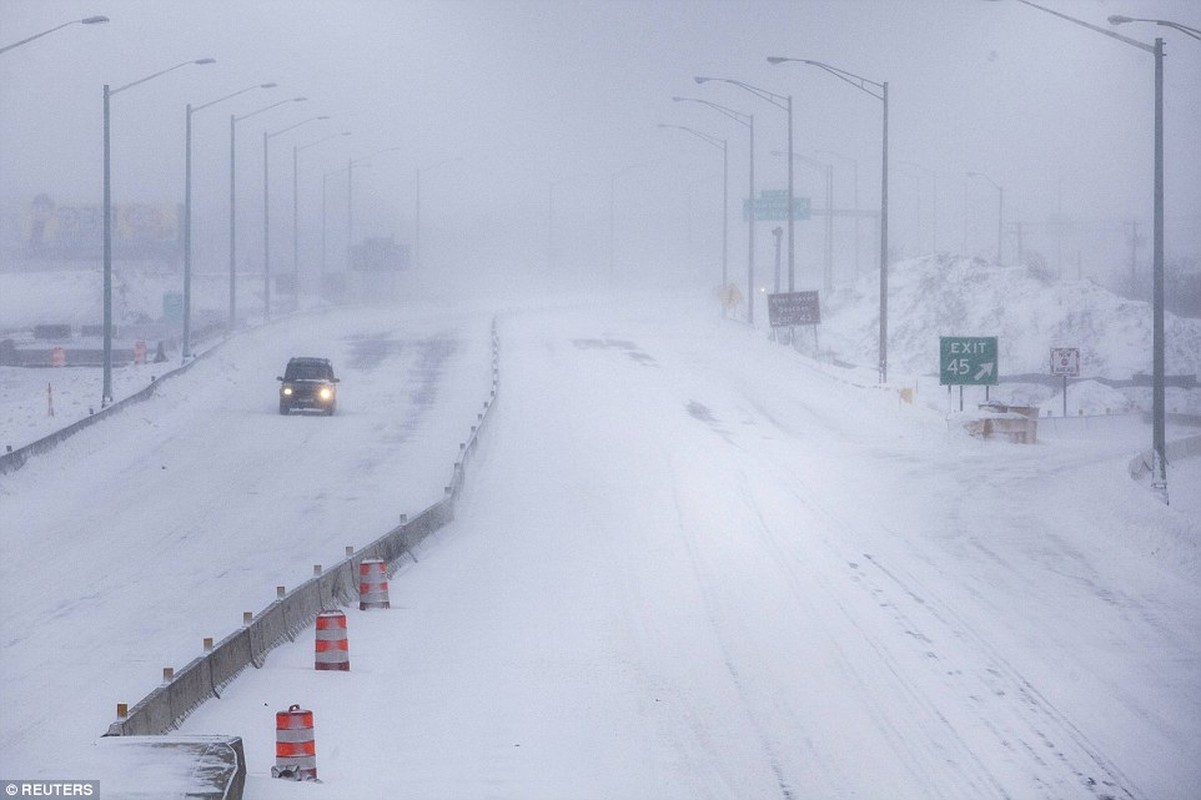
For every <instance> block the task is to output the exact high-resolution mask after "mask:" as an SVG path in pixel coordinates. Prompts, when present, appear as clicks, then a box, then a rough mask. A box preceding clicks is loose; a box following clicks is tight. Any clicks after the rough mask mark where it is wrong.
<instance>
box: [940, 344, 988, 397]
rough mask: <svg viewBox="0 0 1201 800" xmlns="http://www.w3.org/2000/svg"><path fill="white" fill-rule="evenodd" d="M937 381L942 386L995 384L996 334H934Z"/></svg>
mask: <svg viewBox="0 0 1201 800" xmlns="http://www.w3.org/2000/svg"><path fill="white" fill-rule="evenodd" d="M938 382H939V384H940V385H942V386H964V385H966V386H988V385H992V386H995V385H996V384H997V337H995V336H940V337H938Z"/></svg>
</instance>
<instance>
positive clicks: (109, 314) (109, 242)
mask: <svg viewBox="0 0 1201 800" xmlns="http://www.w3.org/2000/svg"><path fill="white" fill-rule="evenodd" d="M216 63H217V60H216V59H214V58H198V59H195V60H193V61H181V62H179V63H178V64H176V65H175V66H173V67H167V68H166V69H162V70H159V71H158V72H155V73H154V74H152V75H147V76H146V77H145V78H139V79H138V80H136V81H133V82H132V83H127V84H125V85H124V86H118V87H117V88H116V89H110V88H109V85H108V84H107V83H106V84H104V385H103V388H102V389H101V393H100V407H101V408H104V407H105V406H106V405H108V403H110V402H111V401H112V399H113V200H112V181H111V174H112V170H111V156H110V147H109V142H110V138H111V137H110V135H109V119H110V116H111V115H110V112H109V102H110V99H111V98H112V96H113V95H115V94H119V93H121V92H123V91H125V90H126V89H132V88H133V87H134V86H137V85H138V84H142V83H145V82H146V81H149V80H154V79H155V78H157V77H159V76H160V75H166V74H167V73H168V72H171V71H172V70H177V69H179V68H180V67H186V66H189V65H191V64H201V65H204V64H216Z"/></svg>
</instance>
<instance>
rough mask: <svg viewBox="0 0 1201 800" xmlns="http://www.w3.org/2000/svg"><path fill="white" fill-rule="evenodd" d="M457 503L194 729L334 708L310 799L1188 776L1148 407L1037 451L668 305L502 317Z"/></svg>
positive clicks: (1107, 789)
mask: <svg viewBox="0 0 1201 800" xmlns="http://www.w3.org/2000/svg"><path fill="white" fill-rule="evenodd" d="M500 331H501V338H502V342H503V347H502V362H501V363H502V393H501V403H500V404H499V406H498V407H497V413H498V416H497V417H496V418H495V419H494V421H493V425H494V426H493V427H491V428H490V429H489V431H488V434H487V436H486V437H485V442H484V446H483V447H482V449H481V451H480V457H479V459H478V460H476V461H475V462H473V465H472V468H471V472H470V475H469V480H468V489H467V492H466V495H465V498H464V502H463V503H462V504H461V507H460V510H459V513H458V518H457V521H456V522H455V523H454V524H453V525H452V526H451V527H450V528H449V529H447V531H446V532H444V533H442V534H439V535H438V537H436V541H434V542H432V543H431V544H430V545H428V546H427V547H426V548H425V549H424V551H423V552H422V553H421V554H420V560H419V562H418V563H416V564H411V565H409V566H407V567H405V568H404V569H403V570H402V571H401V573H400V574H399V575H398V576H397V577H396V579H395V580H394V581H393V584H392V585H393V596H392V599H393V608H392V610H391V611H389V612H358V611H351V612H350V641H351V660H352V670H351V672H349V673H336V674H335V673H317V672H314V671H313V670H312V669H311V666H312V658H313V657H312V643H311V642H310V641H305V640H303V639H302V640H301V641H299V642H298V643H296V644H294V645H290V646H288V647H285V648H283V649H281V650H280V651H277V652H276V653H273V654H272V656H271V658H269V659H268V663H267V665H266V667H265V668H264V669H262V670H260V671H256V672H252V673H249V674H246V675H244V676H243V677H242V678H240V679H239V680H238V681H237V682H236V683H235V685H234V686H233V687H231V689H230V691H229V692H228V693H227V694H226V695H225V697H224V698H223V699H222V700H221V701H219V702H210V703H208V704H206V705H205V706H204V707H203V708H202V709H201V710H200V711H199V712H198V713H197V714H196V715H194V716H193V717H192V718H191V719H190V720H189V721H188V722H187V723H186V724H185V726H184V730H185V731H188V732H225V733H229V732H237V733H240V734H242V735H243V736H245V737H246V742H247V753H248V759H249V760H250V763H251V772H252V776H251V780H250V784H249V788H248V795H247V796H248V797H251V798H276V797H280V798H282V797H285V796H287V797H293V796H298V795H297V794H295V792H296V788H295V787H291V786H288V785H286V784H281V783H280V782H278V781H272V780H271V779H270V778H268V777H266V775H267V772H268V770H269V767H270V765H271V763H273V750H272V748H273V744H274V740H273V728H272V725H273V716H272V715H273V714H274V712H275V711H277V710H282V709H284V708H287V707H288V706H289V705H290V704H292V703H299V704H301V705H303V706H304V707H306V708H311V709H312V710H314V712H315V714H316V720H317V721H316V726H317V740H318V744H317V747H318V766H319V772H320V775H321V777H322V780H323V781H325V783H324V784H322V785H320V786H306V787H304V795H303V796H305V797H330V798H333V797H345V796H356V797H385V796H420V797H446V798H454V797H476V796H495V797H523V798H530V797H533V798H561V797H580V798H593V797H656V798H675V797H679V798H694V797H714V798H719V797H720V798H727V797H869V798H874V797H889V798H902V797H912V798H965V797H983V798H994V797H997V798H1000V797H1014V798H1035V797H1043V798H1072V797H1080V798H1089V797H1157V798H1160V797H1168V798H1170V797H1178V798H1188V797H1193V796H1195V795H1196V794H1197V790H1198V787H1201V767H1198V764H1197V762H1196V760H1195V758H1193V757H1192V756H1193V754H1194V753H1195V745H1196V743H1197V742H1198V741H1201V686H1199V683H1201V680H1199V677H1198V671H1197V665H1198V663H1199V662H1198V655H1199V652H1198V651H1199V650H1201V645H1199V643H1201V624H1199V623H1198V619H1201V615H1199V614H1198V611H1199V610H1201V591H1199V590H1198V587H1197V582H1196V580H1195V578H1196V575H1197V564H1196V556H1195V549H1190V547H1189V546H1188V545H1187V544H1186V543H1185V542H1186V541H1192V542H1195V541H1196V538H1197V536H1198V533H1199V530H1201V520H1198V519H1197V518H1196V517H1195V516H1190V515H1186V514H1184V513H1182V512H1180V511H1178V510H1173V509H1165V508H1163V507H1162V506H1159V505H1158V504H1157V503H1156V502H1155V501H1154V500H1153V499H1152V498H1151V497H1150V496H1149V495H1148V494H1147V493H1146V492H1145V490H1144V489H1142V488H1141V487H1139V486H1137V485H1136V484H1134V483H1133V482H1132V481H1131V480H1130V478H1129V477H1128V476H1127V474H1126V472H1125V465H1126V462H1127V460H1128V457H1129V456H1128V454H1129V453H1130V452H1132V451H1134V450H1137V449H1139V448H1140V447H1141V445H1142V442H1143V441H1144V440H1145V430H1144V429H1142V428H1141V426H1138V425H1134V426H1126V429H1123V426H1122V425H1121V424H1117V425H1115V426H1113V429H1112V430H1110V431H1109V432H1108V433H1107V434H1106V436H1105V438H1104V439H1103V440H1101V441H1098V440H1097V439H1096V438H1092V437H1090V438H1084V439H1081V438H1069V437H1063V438H1061V439H1056V440H1049V441H1047V442H1046V443H1044V444H1043V445H1040V446H1037V447H1021V446H1013V445H1006V444H1001V443H993V442H988V443H982V442H979V441H976V440H972V439H968V438H967V437H965V436H963V435H961V434H960V433H958V432H955V431H950V432H948V426H947V423H946V421H945V419H944V418H943V416H942V415H939V414H936V413H931V412H930V411H929V410H927V409H923V408H921V407H920V406H909V405H902V404H900V403H899V402H898V400H897V397H896V395H895V394H892V393H886V392H881V391H878V390H876V389H872V388H863V387H862V386H857V385H855V384H854V383H852V382H851V379H853V377H854V376H853V375H843V374H838V375H835V374H832V373H833V371H832V370H827V371H822V370H820V369H818V368H816V367H814V366H813V365H812V364H810V363H809V362H807V361H805V360H804V359H801V358H798V357H797V356H795V354H792V353H790V352H788V351H787V350H785V349H782V348H779V347H776V346H774V345H771V344H770V343H767V342H765V341H763V340H762V339H761V338H760V337H758V336H756V335H754V334H751V333H749V332H747V331H745V330H743V329H740V328H738V327H737V326H734V325H728V324H722V323H720V322H718V321H715V320H710V319H705V318H701V317H697V316H693V315H692V314H690V313H682V312H681V311H680V309H678V308H666V307H660V308H653V309H640V310H639V312H638V313H630V312H628V311H626V312H620V311H616V310H615V309H606V310H605V311H603V312H588V311H584V310H582V309H578V308H577V309H570V310H565V311H557V312H526V313H517V314H509V315H505V316H503V317H502V321H501V326H500Z"/></svg>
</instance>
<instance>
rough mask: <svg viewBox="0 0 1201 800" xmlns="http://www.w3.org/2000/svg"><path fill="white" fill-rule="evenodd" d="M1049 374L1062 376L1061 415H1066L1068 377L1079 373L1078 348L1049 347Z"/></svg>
mask: <svg viewBox="0 0 1201 800" xmlns="http://www.w3.org/2000/svg"><path fill="white" fill-rule="evenodd" d="M1051 374H1052V375H1062V376H1063V415H1064V416H1065V417H1066V416H1067V415H1068V377H1069V376H1070V377H1073V378H1075V377H1077V376H1078V375H1080V349H1079V348H1078V347H1052V348H1051Z"/></svg>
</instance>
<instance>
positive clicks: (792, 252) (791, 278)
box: [693, 77, 796, 292]
mask: <svg viewBox="0 0 1201 800" xmlns="http://www.w3.org/2000/svg"><path fill="white" fill-rule="evenodd" d="M693 80H694V81H696V82H697V83H705V82H707V81H719V82H721V83H728V84H730V85H732V86H737V87H739V88H740V89H745V90H747V91H748V92H750V93H751V94H753V95H755V96H756V97H758V98H760V99H763V100H766V101H767V102H769V103H771V104H772V105H773V106H775V107H776V108H779V109H783V110H784V112H785V113H786V114H787V115H788V212H787V215H788V291H789V292H793V291H795V289H796V280H795V274H796V269H795V263H796V247H795V244H794V235H793V233H794V231H793V227H794V224H795V220H794V219H793V216H794V215H793V209H792V204H793V197H794V195H793V164H792V154H793V152H795V151H794V148H793V145H792V95H787V96H785V95H782V94H776V93H775V92H769V91H768V90H767V89H760V88H759V87H757V86H751V85H750V84H749V83H743V82H742V81H736V80H731V79H730V78H703V77H701V78H693ZM754 202H755V201H754V198H752V199H751V203H752V204H753V203H754Z"/></svg>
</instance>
